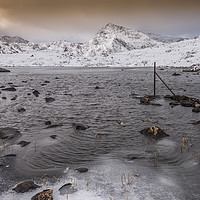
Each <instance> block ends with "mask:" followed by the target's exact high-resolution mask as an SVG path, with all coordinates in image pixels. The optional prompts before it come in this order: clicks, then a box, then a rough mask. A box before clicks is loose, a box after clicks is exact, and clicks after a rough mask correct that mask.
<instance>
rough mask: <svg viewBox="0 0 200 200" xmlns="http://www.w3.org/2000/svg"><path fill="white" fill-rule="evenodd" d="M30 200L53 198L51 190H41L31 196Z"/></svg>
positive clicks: (50, 199) (48, 199)
mask: <svg viewBox="0 0 200 200" xmlns="http://www.w3.org/2000/svg"><path fill="white" fill-rule="evenodd" d="M31 200H53V190H50V189H48V190H43V191H42V192H40V193H38V194H36V195H35V196H33V197H32V198H31Z"/></svg>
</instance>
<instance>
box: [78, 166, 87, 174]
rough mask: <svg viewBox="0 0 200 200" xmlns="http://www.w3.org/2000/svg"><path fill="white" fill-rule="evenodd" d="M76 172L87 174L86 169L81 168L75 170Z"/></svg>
mask: <svg viewBox="0 0 200 200" xmlns="http://www.w3.org/2000/svg"><path fill="white" fill-rule="evenodd" d="M76 171H77V172H79V173H85V172H88V168H86V167H81V168H77V169H76Z"/></svg>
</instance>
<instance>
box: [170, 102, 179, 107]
mask: <svg viewBox="0 0 200 200" xmlns="http://www.w3.org/2000/svg"><path fill="white" fill-rule="evenodd" d="M169 105H170V106H178V105H180V103H179V102H178V101H172V102H170V103H169Z"/></svg>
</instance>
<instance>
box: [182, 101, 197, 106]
mask: <svg viewBox="0 0 200 200" xmlns="http://www.w3.org/2000/svg"><path fill="white" fill-rule="evenodd" d="M181 105H182V106H184V107H194V106H195V101H191V100H183V101H181Z"/></svg>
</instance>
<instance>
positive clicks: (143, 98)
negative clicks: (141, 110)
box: [140, 97, 150, 105]
mask: <svg viewBox="0 0 200 200" xmlns="http://www.w3.org/2000/svg"><path fill="white" fill-rule="evenodd" d="M140 103H141V104H145V105H147V104H150V99H149V98H148V97H142V98H141V99H140Z"/></svg>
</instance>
